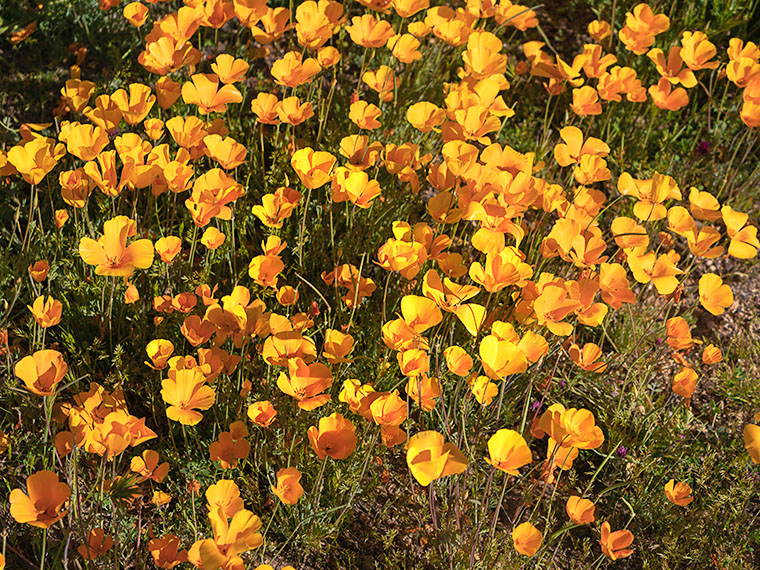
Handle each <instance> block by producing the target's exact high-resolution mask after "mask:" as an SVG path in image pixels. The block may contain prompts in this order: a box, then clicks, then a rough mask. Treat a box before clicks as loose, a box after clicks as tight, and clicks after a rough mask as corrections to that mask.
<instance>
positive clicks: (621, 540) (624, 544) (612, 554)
mask: <svg viewBox="0 0 760 570" xmlns="http://www.w3.org/2000/svg"><path fill="white" fill-rule="evenodd" d="M632 542H633V533H632V532H631V531H630V530H616V531H615V532H610V523H609V522H607V521H604V522H603V523H602V539H601V540H600V541H599V544H601V546H602V552H603V553H604V554H605V556H607V557H608V558H609V559H610V560H618V559H619V558H625V557H627V556H630V555H631V554H633V550H631V549H629V548H628V547H629V546H630V545H631V543H632Z"/></svg>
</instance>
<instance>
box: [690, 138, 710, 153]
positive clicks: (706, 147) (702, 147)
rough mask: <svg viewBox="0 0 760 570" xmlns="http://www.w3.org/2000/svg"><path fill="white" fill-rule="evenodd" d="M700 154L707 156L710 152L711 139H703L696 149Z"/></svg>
mask: <svg viewBox="0 0 760 570" xmlns="http://www.w3.org/2000/svg"><path fill="white" fill-rule="evenodd" d="M694 152H696V153H697V154H698V155H699V156H707V155H708V154H710V141H702V142H700V143H699V144H698V145H697V147H696V148H695V149H694Z"/></svg>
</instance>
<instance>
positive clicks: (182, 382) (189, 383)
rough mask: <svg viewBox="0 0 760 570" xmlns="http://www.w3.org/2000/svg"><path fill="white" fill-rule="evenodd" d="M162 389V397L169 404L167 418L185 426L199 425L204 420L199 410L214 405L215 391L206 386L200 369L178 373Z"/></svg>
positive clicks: (165, 382)
mask: <svg viewBox="0 0 760 570" xmlns="http://www.w3.org/2000/svg"><path fill="white" fill-rule="evenodd" d="M161 387H162V388H161V397H162V398H163V400H164V402H166V403H167V404H169V407H168V408H167V409H166V415H167V417H168V418H169V419H170V420H174V421H175V422H179V423H181V424H183V425H191V426H192V425H195V424H197V423H198V422H200V421H201V420H202V419H203V414H201V413H200V412H199V411H198V410H208V409H209V408H210V407H211V406H213V405H214V399H215V397H216V394H215V393H214V389H213V388H211V387H210V386H206V385H205V378H204V377H203V373H202V372H201V371H200V369H198V368H192V369H184V370H179V371H177V373H176V375H175V377H174V378H167V379H166V380H164V381H163V382H162V383H161Z"/></svg>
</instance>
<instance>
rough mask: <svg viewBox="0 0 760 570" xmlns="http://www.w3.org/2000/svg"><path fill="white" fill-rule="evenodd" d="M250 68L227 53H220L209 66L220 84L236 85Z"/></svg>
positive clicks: (243, 61) (241, 60)
mask: <svg viewBox="0 0 760 570" xmlns="http://www.w3.org/2000/svg"><path fill="white" fill-rule="evenodd" d="M249 67H250V66H249V65H248V63H247V62H246V61H245V60H243V59H236V58H235V57H234V56H232V55H230V54H228V53H220V54H219V55H217V56H216V60H215V61H214V63H212V64H211V69H212V70H213V71H214V73H216V75H217V77H219V81H221V82H222V83H225V84H227V83H237V82H238V81H242V80H243V78H244V77H245V74H246V73H247V72H248V68H249Z"/></svg>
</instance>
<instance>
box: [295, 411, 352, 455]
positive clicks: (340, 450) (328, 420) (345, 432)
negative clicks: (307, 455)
mask: <svg viewBox="0 0 760 570" xmlns="http://www.w3.org/2000/svg"><path fill="white" fill-rule="evenodd" d="M307 434H308V436H309V442H310V443H311V447H312V449H313V450H314V453H316V454H317V456H318V457H319V458H320V459H325V458H326V457H332V458H333V459H346V458H347V457H348V456H349V455H351V454H352V453H353V452H354V449H356V435H355V434H354V425H353V424H352V423H351V422H350V421H348V420H347V419H346V418H344V417H343V416H342V415H341V414H339V413H337V412H336V413H333V414H331V415H329V416H327V417H323V418H321V419H320V420H319V427H317V426H311V427H310V428H309V431H308V432H307Z"/></svg>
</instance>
